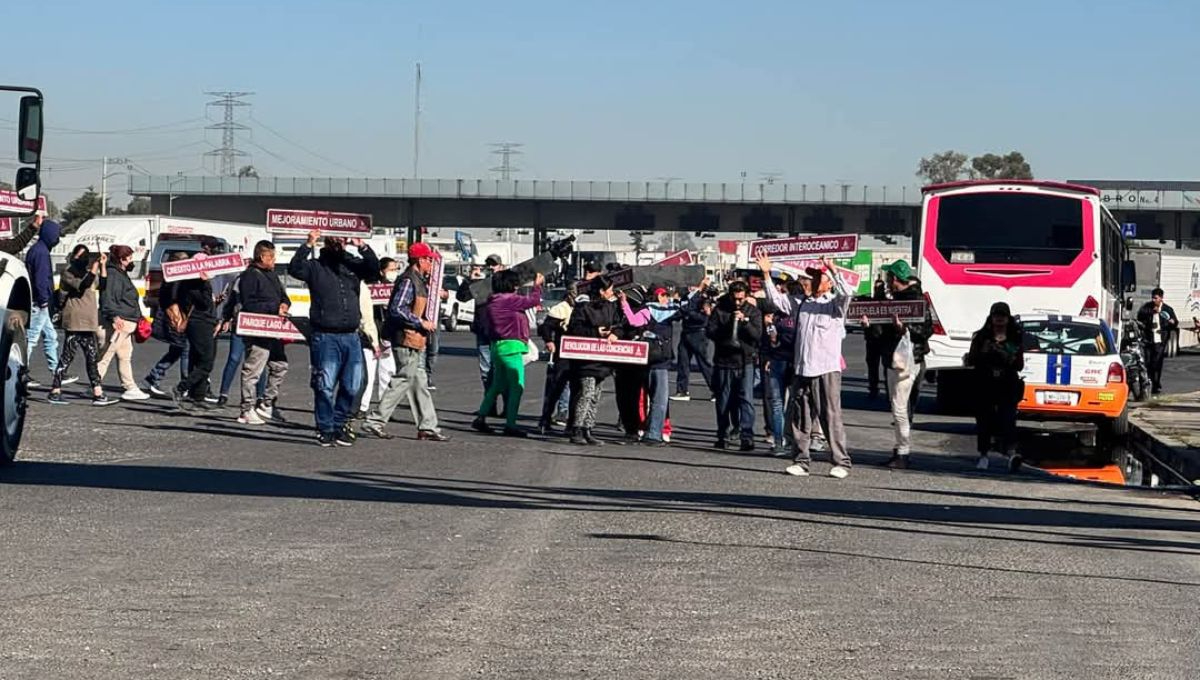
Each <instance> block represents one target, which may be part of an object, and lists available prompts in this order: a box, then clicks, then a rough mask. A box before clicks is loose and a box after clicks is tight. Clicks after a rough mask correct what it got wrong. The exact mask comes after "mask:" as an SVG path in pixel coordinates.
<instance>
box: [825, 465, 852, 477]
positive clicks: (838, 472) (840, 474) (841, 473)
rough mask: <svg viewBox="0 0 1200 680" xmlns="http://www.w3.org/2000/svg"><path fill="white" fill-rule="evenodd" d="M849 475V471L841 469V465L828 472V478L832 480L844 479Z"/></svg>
mask: <svg viewBox="0 0 1200 680" xmlns="http://www.w3.org/2000/svg"><path fill="white" fill-rule="evenodd" d="M849 475H850V471H849V470H847V469H846V468H844V467H842V466H841V465H834V466H833V467H832V468H830V470H829V476H830V477H833V478H834V479H845V478H846V477H848V476H849Z"/></svg>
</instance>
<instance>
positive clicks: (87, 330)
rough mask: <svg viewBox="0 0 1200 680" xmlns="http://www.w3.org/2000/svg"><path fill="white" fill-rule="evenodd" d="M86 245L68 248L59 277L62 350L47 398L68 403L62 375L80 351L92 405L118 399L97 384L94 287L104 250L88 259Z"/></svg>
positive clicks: (97, 349)
mask: <svg viewBox="0 0 1200 680" xmlns="http://www.w3.org/2000/svg"><path fill="white" fill-rule="evenodd" d="M88 255H89V253H88V248H87V246H85V245H83V244H80V245H77V246H75V248H74V249H72V250H71V257H70V259H69V260H67V268H66V269H65V270H64V271H63V273H62V277H61V278H60V280H59V288H60V289H61V290H62V293H63V296H64V298H65V299H64V302H63V309H62V327H63V331H64V332H65V333H66V337H65V338H64V340H63V348H62V354H61V355H59V357H58V370H56V371H55V372H54V382H53V383H52V384H51V386H50V397H49V399H48V401H49V402H50V403H51V404H55V405H64V404H68V403H70V402H68V401H67V400H66V399H64V398H63V396H62V386H63V382H64V381H63V375H64V374H65V373H66V372H67V369H69V368H70V367H71V362H72V361H74V359H75V352H76V351H80V352H83V359H84V362H85V366H86V368H87V374H88V379H89V380H90V381H91V383H92V405H93V406H108V405H110V404H115V403H117V402H116V400H115V399H109V398H108V397H106V396H105V395H104V388H103V387H102V386H101V384H100V372H99V371H97V370H96V360H97V359H99V354H100V350H99V347H98V346H97V341H96V329H97V328H99V327H100V318H99V315H98V314H97V308H98V305H99V301H98V298H97V295H96V289H97V287H98V285H99V282H100V269H101V268H102V267H104V266H105V264H107V259H108V258H107V257H105V256H104V255H103V254H101V255H100V257H99V258H97V259H94V260H93V259H91V258H90V257H89V256H88Z"/></svg>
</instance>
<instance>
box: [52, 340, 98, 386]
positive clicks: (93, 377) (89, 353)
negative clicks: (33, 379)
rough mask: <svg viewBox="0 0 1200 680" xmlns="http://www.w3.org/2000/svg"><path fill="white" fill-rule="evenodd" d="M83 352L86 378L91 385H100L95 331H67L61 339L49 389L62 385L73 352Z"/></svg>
mask: <svg viewBox="0 0 1200 680" xmlns="http://www.w3.org/2000/svg"><path fill="white" fill-rule="evenodd" d="M77 349H78V351H80V352H83V362H84V366H86V367H87V374H88V380H90V381H91V383H92V387H100V371H98V370H96V360H97V359H99V355H100V349H99V347H98V346H97V343H96V332H95V331H67V337H66V338H64V339H63V346H62V351H61V352H59V354H58V368H57V369H55V371H54V383H53V384H52V385H51V386H50V389H51V390H58V389H60V388H61V387H62V381H63V376H64V375H66V373H67V369H69V368H71V362H72V361H75V352H76V350H77Z"/></svg>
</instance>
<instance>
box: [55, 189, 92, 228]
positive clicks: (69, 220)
mask: <svg viewBox="0 0 1200 680" xmlns="http://www.w3.org/2000/svg"><path fill="white" fill-rule="evenodd" d="M99 214H100V194H98V193H96V190H95V188H94V187H88V188H87V191H85V192H83V195H82V196H80V197H79V198H77V199H75V200H74V201H71V202H70V203H68V204H67V207H66V208H64V209H63V213H62V225H63V233H64V234H70V233H73V232H74V231H75V230H76V229H78V228H79V225H81V224H83V223H84V222H87V221H88V220H90V219H92V218H93V217H95V216H97V215H99Z"/></svg>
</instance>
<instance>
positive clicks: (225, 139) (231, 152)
mask: <svg viewBox="0 0 1200 680" xmlns="http://www.w3.org/2000/svg"><path fill="white" fill-rule="evenodd" d="M204 94H207V95H209V96H212V97H216V99H214V100H213V101H210V102H208V104H207V106H220V107H222V108H224V109H225V116H224V118H223V120H222V121H221V122H220V123H213V124H212V125H208V126H206V127H205V129H206V130H220V131H221V148H219V149H213V150H212V151H209V152H206V153H205V154H204V155H205V156H212V157H213V158H218V159H220V161H219V162H220V171H219V174H221V175H223V176H225V177H232V176H234V175H236V174H237V160H238V159H239V158H243V157H246V156H249V155H250V154H248V153H246V152H245V151H242V150H241V149H239V148H237V147H235V146H234V141H235V140H234V133H236V132H238V131H239V130H249V129H250V128H249V126H246V125H242V124H241V123H239V122H237V121H235V120H234V119H233V111H234V109H235V108H237V107H239V106H250V102H245V101H242V100H241V99H242V97H247V96H249V95H252V94H254V93H253V92H205V93H204Z"/></svg>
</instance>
